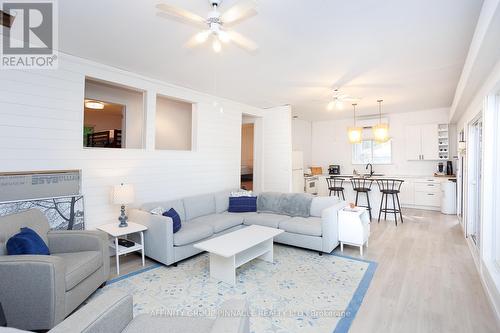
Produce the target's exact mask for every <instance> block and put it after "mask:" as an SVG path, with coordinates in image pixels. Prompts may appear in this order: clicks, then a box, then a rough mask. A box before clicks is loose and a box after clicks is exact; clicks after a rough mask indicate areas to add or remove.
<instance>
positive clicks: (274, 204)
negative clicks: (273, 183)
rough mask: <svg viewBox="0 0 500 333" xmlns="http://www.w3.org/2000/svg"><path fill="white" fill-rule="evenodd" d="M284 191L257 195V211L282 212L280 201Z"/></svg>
mask: <svg viewBox="0 0 500 333" xmlns="http://www.w3.org/2000/svg"><path fill="white" fill-rule="evenodd" d="M282 195H283V193H277V192H263V193H261V194H259V196H258V197H257V211H258V212H262V213H278V214H279V213H281V208H280V201H281V196H282Z"/></svg>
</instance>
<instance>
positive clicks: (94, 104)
mask: <svg viewBox="0 0 500 333" xmlns="http://www.w3.org/2000/svg"><path fill="white" fill-rule="evenodd" d="M85 107H86V108H89V109H93V110H102V109H104V103H103V102H99V101H92V100H86V101H85Z"/></svg>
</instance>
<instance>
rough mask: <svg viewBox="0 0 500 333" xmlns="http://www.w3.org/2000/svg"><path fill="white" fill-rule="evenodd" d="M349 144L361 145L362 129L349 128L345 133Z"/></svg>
mask: <svg viewBox="0 0 500 333" xmlns="http://www.w3.org/2000/svg"><path fill="white" fill-rule="evenodd" d="M347 134H348V137H349V142H350V143H353V144H354V143H361V141H362V137H363V129H362V128H361V127H350V128H349V130H348V131H347Z"/></svg>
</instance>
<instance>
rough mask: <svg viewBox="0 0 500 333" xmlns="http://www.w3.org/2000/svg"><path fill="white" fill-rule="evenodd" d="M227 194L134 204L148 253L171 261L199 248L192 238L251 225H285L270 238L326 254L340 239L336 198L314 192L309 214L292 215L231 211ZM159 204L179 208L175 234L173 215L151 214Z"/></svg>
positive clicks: (132, 213) (134, 216)
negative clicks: (142, 227) (179, 221)
mask: <svg viewBox="0 0 500 333" xmlns="http://www.w3.org/2000/svg"><path fill="white" fill-rule="evenodd" d="M229 195H230V191H221V192H217V193H211V194H204V195H198V196H193V197H188V198H184V199H179V200H172V201H167V202H152V203H146V204H143V205H142V206H140V207H139V208H136V209H132V210H131V211H130V213H129V217H130V221H133V222H136V223H140V224H143V225H145V226H147V227H148V230H147V231H146V232H145V234H144V237H145V239H144V242H145V254H146V256H148V257H150V258H152V259H155V260H157V261H159V262H161V263H163V264H165V265H172V264H175V263H176V262H178V261H180V260H183V259H186V258H188V257H191V256H193V255H196V254H198V253H200V252H202V251H201V250H199V249H196V248H194V247H193V245H194V244H195V243H198V242H200V241H202V240H205V239H209V238H212V237H217V236H219V235H222V234H225V233H228V232H232V231H235V230H238V229H241V228H245V227H246V226H249V225H254V224H256V225H262V226H266V227H271V228H279V229H282V230H284V231H285V232H284V233H282V234H280V235H279V236H277V237H276V238H275V239H274V240H275V242H278V243H283V244H288V245H293V246H298V247H302V248H306V249H311V250H315V251H319V252H325V253H330V252H331V251H333V249H334V248H335V247H337V245H338V244H339V242H338V222H337V212H338V210H340V209H342V208H343V207H345V206H346V203H345V202H344V201H340V200H339V199H338V198H337V197H314V198H312V201H310V207H309V208H310V209H308V212H309V214H308V216H307V217H292V216H289V215H285V214H283V213H282V212H280V211H279V210H278V208H277V209H276V210H275V211H273V212H268V211H266V212H251V213H229V212H228V207H229ZM295 195H296V194H295ZM304 195H305V194H304ZM305 196H306V195H305ZM158 207H161V209H162V210H168V209H170V208H174V209H175V210H176V211H177V213H178V214H179V216H180V217H181V221H182V228H181V229H180V230H179V231H178V232H177V233H175V234H174V233H173V231H172V229H173V228H172V223H173V222H172V219H170V218H169V217H164V216H161V215H154V214H151V211H152V210H154V209H155V208H158Z"/></svg>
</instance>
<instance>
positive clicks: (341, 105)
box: [335, 98, 344, 110]
mask: <svg viewBox="0 0 500 333" xmlns="http://www.w3.org/2000/svg"><path fill="white" fill-rule="evenodd" d="M335 108H336V109H337V110H342V109H344V103H343V102H342V101H341V100H340V99H338V98H337V99H336V100H335Z"/></svg>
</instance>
